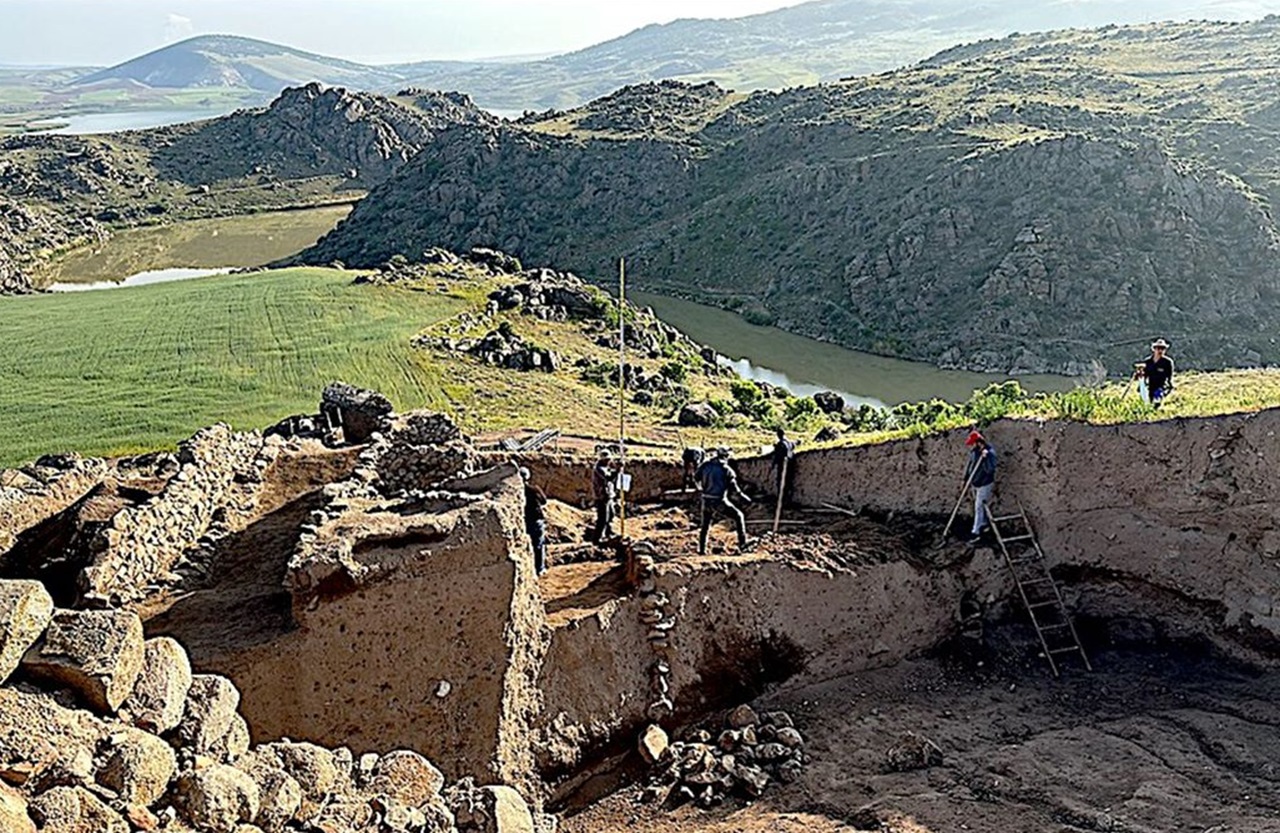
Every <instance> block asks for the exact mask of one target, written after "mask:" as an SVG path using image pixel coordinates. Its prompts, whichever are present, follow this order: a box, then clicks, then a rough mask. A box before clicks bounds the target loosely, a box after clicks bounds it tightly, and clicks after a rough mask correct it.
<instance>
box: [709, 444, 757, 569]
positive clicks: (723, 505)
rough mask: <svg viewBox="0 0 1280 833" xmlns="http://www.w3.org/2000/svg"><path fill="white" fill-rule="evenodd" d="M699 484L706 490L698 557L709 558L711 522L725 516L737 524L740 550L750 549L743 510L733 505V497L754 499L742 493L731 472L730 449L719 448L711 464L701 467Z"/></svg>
mask: <svg viewBox="0 0 1280 833" xmlns="http://www.w3.org/2000/svg"><path fill="white" fill-rule="evenodd" d="M697 476H698V483H699V485H700V486H701V487H702V507H701V508H702V523H701V524H700V528H699V530H698V555H706V554H707V535H708V533H709V532H710V531H711V522H712V521H713V520H715V518H716V517H717V516H720V515H723V516H725V517H727V518H729V519H731V520H732V521H733V526H734V529H735V530H736V531H737V533H738V549H740V550H743V549H746V548H747V545H748V543H749V541H748V539H747V523H746V519H745V518H743V516H742V510H741V509H739V508H738V507H736V506H734V505H733V503H731V502H730V501H729V496H730V495H731V494H733V495H737V496H738V497H739V498H741V499H742V501H743V502H745V503H750V502H751V498H749V497H747V496H746V495H744V494H743V493H742V489H741V488H739V487H738V476H737V475H736V474H734V471H733V469H731V468H729V449H727V448H717V449H716V451H715V454H714V455H712V457H711V459H710V460H707V461H706V462H705V463H703V464H702V465H701V466H699V467H698V475H697Z"/></svg>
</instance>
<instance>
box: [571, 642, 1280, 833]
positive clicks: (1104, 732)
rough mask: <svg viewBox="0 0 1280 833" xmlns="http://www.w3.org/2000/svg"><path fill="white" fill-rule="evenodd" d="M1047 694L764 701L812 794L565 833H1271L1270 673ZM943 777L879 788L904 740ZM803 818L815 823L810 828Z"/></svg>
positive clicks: (930, 666) (936, 667) (956, 686)
mask: <svg viewBox="0 0 1280 833" xmlns="http://www.w3.org/2000/svg"><path fill="white" fill-rule="evenodd" d="M1096 664H1097V666H1098V667H1099V669H1101V670H1100V671H1099V672H1098V673H1095V674H1091V675H1090V674H1084V673H1076V674H1072V675H1069V676H1067V677H1066V678H1064V679H1063V680H1062V681H1059V682H1054V681H1052V680H1051V679H1049V678H1048V675H1047V673H1045V672H1043V671H1041V670H1040V669H1038V668H1027V669H1026V670H1025V671H1022V672H1017V673H1013V674H1009V673H999V674H987V673H983V672H984V669H973V668H971V669H967V670H965V669H958V668H957V667H956V666H954V665H952V664H949V663H944V662H941V661H935V660H927V661H918V662H913V663H906V664H903V665H900V666H898V667H896V668H891V669H885V670H881V671H876V672H872V673H868V674H865V675H859V676H856V677H846V678H842V679H838V680H831V681H827V682H822V683H817V684H813V685H810V686H807V687H804V688H799V689H794V690H790V691H788V692H786V693H785V694H779V695H775V696H773V697H768V698H765V699H764V700H763V701H762V705H763V706H765V707H768V708H784V709H787V710H789V711H791V713H792V715H793V716H794V717H795V718H796V721H797V725H798V726H799V727H800V728H801V730H802V731H803V732H804V733H805V735H806V737H807V738H808V740H809V745H808V750H809V752H810V754H811V756H812V763H811V764H810V765H809V767H808V768H807V770H806V772H805V775H804V777H803V778H802V780H801V781H799V782H798V783H796V784H794V785H791V786H789V787H785V788H780V789H776V790H775V791H773V792H770V793H768V794H767V795H766V797H765V799H764V800H762V801H760V802H758V803H757V804H755V805H753V806H750V807H742V806H741V805H739V806H735V807H726V808H722V809H719V810H716V811H713V812H710V813H705V812H702V811H698V810H695V809H693V808H689V807H686V808H681V809H680V810H678V811H676V812H675V813H667V812H663V811H661V810H659V809H657V808H652V807H647V806H640V805H637V804H635V796H636V793H635V792H634V791H628V792H624V793H622V794H619V795H616V796H614V797H612V798H610V799H608V800H606V801H605V802H602V803H601V804H598V805H596V806H595V807H592V808H591V809H589V810H588V811H587V812H585V813H583V814H581V815H579V816H576V817H574V818H570V819H568V820H566V822H565V824H564V825H563V827H562V829H563V830H564V831H565V833H588V831H592V832H593V833H594V832H595V831H610V830H623V829H626V830H638V831H648V832H649V833H674V831H681V833H722V831H729V830H737V831H742V833H764V831H772V830H792V829H795V830H805V831H812V833H826V831H837V830H881V831H893V833H918V832H921V831H923V832H925V833H951V831H966V830H971V831H985V832H986V833H1005V831H1008V832H1009V833H1013V832H1014V831H1016V832H1017V833H1077V831H1079V832H1081V833H1082V832H1083V831H1123V832H1124V833H1171V831H1196V833H1263V831H1268V833H1275V831H1280V790H1278V789H1277V787H1280V704H1276V703H1275V702H1274V692H1275V691H1276V690H1277V686H1280V672H1268V673H1265V674H1256V673H1251V672H1249V671H1247V670H1243V669H1239V668H1235V667H1231V666H1228V665H1225V664H1223V663H1220V662H1215V661H1211V660H1194V659H1187V658H1185V656H1181V655H1180V653H1179V652H1172V653H1166V654H1142V655H1134V654H1121V653H1105V654H1102V655H1100V656H1098V657H1096ZM907 731H914V732H918V733H922V734H924V735H925V736H927V737H929V738H931V739H932V740H934V741H935V742H936V743H938V744H939V745H940V746H941V747H942V748H943V749H944V750H945V753H946V761H945V763H944V765H943V766H940V767H935V768H933V769H930V770H927V771H921V772H913V773H889V772H887V771H886V768H885V766H884V761H885V750H886V749H887V748H888V747H889V746H890V745H891V744H892V743H894V742H895V741H896V740H897V739H898V738H899V737H901V735H902V734H903V733H904V732H907ZM804 814H809V815H808V816H806V815H804Z"/></svg>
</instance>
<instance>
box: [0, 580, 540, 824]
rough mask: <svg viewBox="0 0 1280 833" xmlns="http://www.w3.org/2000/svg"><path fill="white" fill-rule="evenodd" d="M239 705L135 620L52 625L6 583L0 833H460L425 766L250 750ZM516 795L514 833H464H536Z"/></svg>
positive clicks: (32, 587)
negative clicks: (291, 832)
mask: <svg viewBox="0 0 1280 833" xmlns="http://www.w3.org/2000/svg"><path fill="white" fill-rule="evenodd" d="M239 703H240V694H239V692H238V691H237V690H236V687H235V686H234V685H233V684H232V683H231V681H230V680H227V679H226V678H224V677H220V676H216V675H206V674H192V672H191V664H190V661H189V660H188V657H187V654H186V652H185V651H184V650H183V648H182V646H180V645H179V644H178V643H177V642H175V641H173V640H172V639H168V638H164V637H160V638H156V639H144V638H143V630H142V623H141V621H140V620H139V618H138V616H137V615H136V614H134V613H132V612H128V611H120V610H98V611H77V610H55V609H54V606H53V602H52V599H51V598H50V597H49V595H48V593H47V592H46V591H45V589H44V587H43V586H42V585H41V584H39V583H38V582H33V581H0V830H4V831H5V832H6V833H36V831H37V830H40V831H46V833H55V832H56V833H130V831H136V830H142V831H151V830H174V831H187V832H188V833H190V831H197V832H198V833H280V832H281V831H285V830H305V831H315V832H316V833H357V831H359V832H360V833H374V831H377V832H378V833H453V831H455V830H456V829H457V828H455V826H454V814H453V812H452V811H451V810H450V808H449V803H448V800H447V799H446V795H445V793H444V792H443V787H444V777H443V776H442V775H441V773H440V771H439V770H438V769H436V767H435V766H433V765H432V764H431V762H429V761H428V760H426V759H425V758H423V757H422V756H421V755H418V754H417V753H415V752H411V751H407V750H399V751H395V752H390V753H388V754H385V755H378V754H373V753H370V754H365V755H361V756H359V757H358V758H357V757H356V756H355V755H353V754H352V752H351V751H350V750H349V749H345V748H340V749H336V750H330V749H325V748H322V747H319V746H315V745H313V744H309V743H294V742H291V741H288V740H282V741H279V742H275V743H264V744H260V745H258V746H256V747H251V744H250V739H249V730H248V726H247V725H246V723H245V721H244V718H243V717H242V716H241V715H240V714H239V712H238V709H239ZM482 789H483V790H487V791H489V792H490V793H491V794H496V792H497V791H496V789H495V788H482ZM504 789H505V788H504ZM473 790H474V788H471V787H468V793H467V794H470V791H473ZM508 792H513V791H504V792H502V793H501V795H502V799H503V800H502V809H503V813H504V814H506V817H507V819H508V820H509V821H510V825H509V826H506V827H502V826H499V827H489V828H474V826H471V825H469V829H487V830H529V831H531V830H533V829H534V823H533V817H532V814H531V813H530V811H529V808H528V806H527V805H526V804H525V803H524V802H523V801H522V800H520V801H517V800H516V799H518V798H519V796H518V795H517V796H514V797H513V796H511V795H509V794H508ZM451 795H452V794H451ZM449 800H453V799H449ZM491 806H492V805H491Z"/></svg>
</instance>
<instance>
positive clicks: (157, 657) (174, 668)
mask: <svg viewBox="0 0 1280 833" xmlns="http://www.w3.org/2000/svg"><path fill="white" fill-rule="evenodd" d="M190 690H191V661H190V660H189V659H188V658H187V652H186V650H185V649H184V648H183V647H182V646H181V645H179V644H178V643H177V641H176V640H173V639H170V638H169V637H167V636H162V637H159V638H156V639H148V640H147V641H146V645H145V650H144V653H143V660H142V672H141V673H140V674H139V675H138V681H137V682H136V683H135V684H134V686H133V693H132V694H130V695H129V698H128V699H127V700H126V701H125V702H124V704H123V706H122V707H121V708H122V710H124V711H127V712H128V713H129V714H130V715H131V717H132V719H133V722H134V724H135V725H136V726H138V727H140V728H142V729H146V730H147V731H149V732H154V733H156V734H164V733H165V732H168V731H169V730H170V729H173V728H174V727H176V726H177V725H178V723H180V722H181V721H182V716H183V713H184V712H185V710H186V706H187V695H188V693H189V692H190Z"/></svg>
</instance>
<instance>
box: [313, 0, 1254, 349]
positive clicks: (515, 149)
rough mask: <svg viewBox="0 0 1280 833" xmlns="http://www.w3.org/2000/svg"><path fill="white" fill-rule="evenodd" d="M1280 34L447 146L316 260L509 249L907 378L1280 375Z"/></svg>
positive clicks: (1243, 29)
mask: <svg viewBox="0 0 1280 833" xmlns="http://www.w3.org/2000/svg"><path fill="white" fill-rule="evenodd" d="M1277 48H1280V18H1269V19H1267V20H1265V21H1261V22H1257V23H1250V24H1208V23H1203V24H1157V25H1147V26H1135V27H1127V28H1116V27H1111V28H1107V29H1102V30H1097V31H1089V32H1059V33H1053V34H1048V35H1029V36H1015V37H1012V38H1009V39H1006V40H1002V41H992V42H986V43H982V44H978V45H975V46H972V47H962V48H958V49H955V50H952V51H949V52H947V53H943V54H941V55H939V56H937V57H936V58H935V59H933V60H931V61H929V62H927V63H926V64H924V65H922V66H920V67H916V68H912V69H909V70H903V71H899V72H895V73H890V74H887V75H881V76H873V77H868V78H859V79H850V80H848V81H845V82H840V83H835V84H827V85H821V86H817V87H812V88H801V89H794V90H789V91H786V92H783V93H759V94H755V95H752V96H750V97H745V98H742V97H732V96H729V95H727V94H725V93H723V92H721V91H716V90H714V88H701V89H699V88H683V87H679V86H672V85H669V84H668V85H644V86H640V87H636V88H632V89H629V90H626V91H623V92H621V93H619V94H617V95H615V96H612V97H610V98H609V99H606V100H602V101H600V102H597V103H595V104H592V105H589V106H588V107H585V108H583V109H581V110H576V111H572V112H568V113H548V114H543V115H542V116H539V117H531V118H529V119H526V120H524V121H523V123H521V124H518V125H502V126H498V127H484V128H460V129H455V130H451V131H447V132H446V133H445V134H443V135H442V137H441V139H440V141H439V142H438V143H437V144H436V145H435V146H433V148H432V150H431V152H429V153H425V154H421V155H420V156H419V157H418V158H416V159H415V160H414V161H413V162H411V163H410V164H409V165H408V166H406V167H405V168H404V169H403V170H402V171H401V172H400V173H399V174H398V175H397V176H395V177H393V178H392V179H391V180H389V181H388V182H386V183H384V184H383V185H382V186H380V187H378V188H376V189H375V190H374V191H373V193H372V194H371V195H370V197H369V198H368V199H367V200H366V201H364V202H363V203H362V204H361V205H360V206H358V207H357V209H356V211H355V212H354V213H353V214H352V215H351V217H350V218H349V219H348V220H347V221H346V222H345V223H344V224H343V225H342V226H340V227H339V228H338V229H336V230H335V231H334V232H333V233H332V234H330V235H329V236H328V237H327V238H326V239H324V240H322V241H321V242H320V243H319V244H318V245H317V246H316V247H315V248H314V249H313V250H312V251H310V252H309V253H308V254H307V256H306V259H307V260H309V261H315V262H327V261H329V260H333V259H340V260H342V261H344V262H346V263H348V264H359V265H364V264H374V263H378V262H381V261H384V260H386V259H387V258H388V257H389V256H390V255H392V254H395V253H404V254H406V255H410V256H413V255H414V254H415V253H417V252H421V251H422V249H423V248H424V247H426V246H429V245H447V246H451V247H455V248H466V247H471V246H476V245H497V246H500V247H501V248H503V249H504V250H507V251H511V252H513V253H516V254H518V255H519V256H520V257H522V258H523V259H525V260H526V261H533V262H554V263H558V264H563V265H566V266H568V267H570V268H574V269H575V270H578V271H581V272H584V273H587V274H592V275H596V276H600V277H603V276H606V275H609V274H612V271H613V269H614V268H616V267H615V264H616V260H617V258H618V257H620V256H626V257H627V258H628V259H629V262H630V263H631V265H632V270H631V271H632V273H633V275H634V276H635V279H636V280H637V281H638V282H639V283H640V284H641V285H643V286H645V287H647V288H652V289H656V290H660V291H666V292H672V293H676V294H681V295H686V296H691V297H694V298H698V299H701V300H705V301H709V302H712V303H716V304H719V305H721V306H725V307H728V308H731V309H736V310H739V311H742V312H744V313H745V314H747V315H748V316H749V317H751V318H752V319H753V320H757V321H771V322H774V323H777V324H778V325H779V326H782V327H784V328H787V329H791V330H794V331H798V332H801V333H804V334H807V335H812V336H816V337H819V338H824V339H830V340H834V341H838V342H841V343H843V344H846V345H850V346H854V347H859V348H864V349H869V350H873V351H876V352H880V353H885V354H889V355H896V356H904V357H910V358H918V359H926V360H930V361H933V362H937V363H941V364H944V365H955V366H963V367H968V368H973V369H990V370H1000V371H1005V370H1013V371H1065V372H1072V373H1078V372H1084V371H1086V370H1087V369H1089V368H1090V367H1094V366H1096V363H1097V362H1102V363H1104V364H1105V365H1107V366H1108V367H1109V368H1110V369H1111V370H1113V371H1118V370H1122V369H1123V367H1124V366H1125V363H1126V362H1128V361H1130V360H1132V359H1133V358H1134V356H1135V354H1136V353H1137V352H1140V351H1141V349H1142V346H1143V343H1144V342H1145V341H1146V340H1147V339H1149V338H1150V337H1151V336H1152V335H1153V334H1156V333H1159V334H1163V335H1165V336H1166V337H1169V338H1171V339H1174V340H1175V341H1176V343H1177V348H1178V351H1179V356H1180V358H1181V360H1182V362H1183V364H1184V365H1185V364H1190V365H1193V366H1196V365H1198V366H1214V365H1234V364H1245V365H1248V364H1255V363H1258V362H1262V361H1266V362H1274V361H1277V360H1280V348H1277V345H1276V343H1275V342H1274V341H1273V333H1274V331H1275V328H1276V324H1277V323H1278V322H1280V267H1278V266H1277V263H1276V259H1275V254H1276V251H1277V248H1278V247H1280V229H1278V228H1277V225H1276V223H1275V220H1274V218H1273V216H1272V211H1271V205H1272V204H1273V203H1274V202H1275V199H1276V197H1277V195H1278V194H1277V190H1278V186H1280V163H1277V161H1276V157H1275V151H1274V148H1275V137H1276V131H1277V129H1278V128H1280V123H1277V111H1276V109H1275V107H1274V101H1273V95H1272V91H1273V90H1274V78H1275V73H1276V70H1275V69H1273V68H1271V67H1272V66H1273V62H1272V61H1271V60H1270V58H1269V57H1267V56H1270V55H1273V54H1274V53H1275V50H1276V49H1277Z"/></svg>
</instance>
